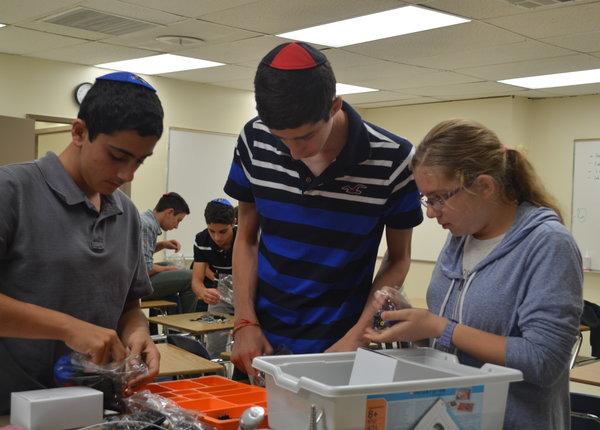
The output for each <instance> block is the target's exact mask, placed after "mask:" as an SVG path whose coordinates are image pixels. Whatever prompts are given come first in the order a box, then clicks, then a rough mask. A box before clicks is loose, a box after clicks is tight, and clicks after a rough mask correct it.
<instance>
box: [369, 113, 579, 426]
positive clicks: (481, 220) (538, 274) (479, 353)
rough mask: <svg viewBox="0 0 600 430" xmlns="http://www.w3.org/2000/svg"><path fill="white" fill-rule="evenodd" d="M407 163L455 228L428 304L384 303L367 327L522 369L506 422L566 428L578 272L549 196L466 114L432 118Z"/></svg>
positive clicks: (442, 220)
mask: <svg viewBox="0 0 600 430" xmlns="http://www.w3.org/2000/svg"><path fill="white" fill-rule="evenodd" d="M412 168H413V173H414V177H415V180H416V183H417V186H418V188H419V191H420V192H421V195H422V196H423V198H422V202H423V205H424V206H425V207H426V208H427V216H428V217H430V218H436V220H437V222H438V223H439V224H440V225H441V227H442V228H444V229H447V230H449V232H450V233H451V237H450V238H449V239H448V240H447V241H446V244H445V245H444V248H443V249H442V251H441V253H440V255H439V257H438V260H437V264H436V266H435V269H434V271H433V275H432V278H431V281H430V284H429V288H428V291H427V304H428V308H429V310H425V309H414V308H411V309H404V310H398V311H389V312H385V313H383V315H382V318H383V319H385V320H392V321H398V322H397V323H396V324H395V325H393V326H392V327H390V328H388V329H386V330H383V331H381V332H375V331H373V330H369V331H368V333H367V337H368V338H369V339H370V340H371V341H373V342H391V341H417V340H422V339H430V344H431V346H433V347H435V348H437V349H441V350H445V351H448V352H452V353H454V354H456V355H457V356H458V358H459V360H460V362H461V363H463V364H468V365H472V366H477V367H480V366H481V365H483V363H486V362H488V363H493V364H498V365H502V366H507V367H512V368H515V369H518V370H520V371H521V372H523V378H524V380H523V382H518V383H512V384H511V385H510V388H509V394H508V399H507V405H506V414H505V421H504V428H505V429H517V428H519V429H523V428H547V429H563V428H569V427H570V416H569V409H570V408H569V368H568V363H569V358H570V354H571V349H572V346H573V344H574V342H575V339H576V336H577V334H578V330H579V317H580V314H581V310H582V283H583V273H582V264H581V255H580V253H579V251H578V249H577V245H576V244H575V242H574V240H573V238H572V236H571V234H570V233H569V231H568V230H567V229H566V228H565V227H564V225H563V224H562V218H561V215H560V211H559V209H558V207H557V205H556V203H555V201H554V199H553V198H552V197H551V196H550V195H549V194H548V193H547V192H546V191H545V189H544V187H543V186H542V183H541V180H540V178H539V177H538V176H537V174H536V173H535V171H534V169H533V167H532V165H531V164H530V163H529V162H528V161H527V160H526V158H525V157H524V156H523V154H521V153H520V152H519V151H517V150H515V149H510V148H507V147H505V146H504V145H503V144H502V143H501V142H500V140H499V139H498V137H497V136H496V134H495V133H494V132H492V131H491V130H489V129H488V128H486V127H485V126H483V125H481V124H478V123H475V122H473V121H469V120H461V119H458V120H449V121H444V122H442V123H440V124H438V125H437V126H435V127H434V128H433V129H432V130H431V131H430V132H429V133H428V134H427V135H426V136H425V138H424V139H423V141H422V143H421V145H419V147H418V148H417V150H416V153H415V155H414V157H413V159H412Z"/></svg>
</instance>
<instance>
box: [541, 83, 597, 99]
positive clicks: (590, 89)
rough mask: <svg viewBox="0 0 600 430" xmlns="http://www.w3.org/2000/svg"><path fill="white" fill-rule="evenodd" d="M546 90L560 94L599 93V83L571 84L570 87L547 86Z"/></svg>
mask: <svg viewBox="0 0 600 430" xmlns="http://www.w3.org/2000/svg"><path fill="white" fill-rule="evenodd" d="M548 91H551V92H552V93H556V94H559V95H561V96H580V95H584V94H600V83H597V84H586V85H571V86H570V87H557V88H548Z"/></svg>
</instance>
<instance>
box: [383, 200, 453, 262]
mask: <svg viewBox="0 0 600 430" xmlns="http://www.w3.org/2000/svg"><path fill="white" fill-rule="evenodd" d="M423 218H424V219H423V222H422V223H421V224H420V225H418V226H416V227H415V228H413V233H412V241H411V260H413V261H431V262H435V261H436V260H437V258H438V255H439V254H440V251H441V250H442V247H443V246H444V243H446V238H447V237H448V230H444V229H443V228H442V226H440V225H439V224H438V223H437V221H436V220H435V218H433V219H430V218H427V216H426V215H425V209H423ZM386 250H387V242H386V240H385V231H384V233H383V237H382V238H381V243H380V244H379V252H378V253H377V255H378V256H379V257H383V256H384V255H385V251H386Z"/></svg>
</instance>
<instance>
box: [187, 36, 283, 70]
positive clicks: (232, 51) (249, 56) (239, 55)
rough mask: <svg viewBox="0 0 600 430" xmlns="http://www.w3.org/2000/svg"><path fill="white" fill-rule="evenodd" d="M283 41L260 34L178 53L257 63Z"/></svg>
mask: <svg viewBox="0 0 600 430" xmlns="http://www.w3.org/2000/svg"><path fill="white" fill-rule="evenodd" d="M284 41H285V39H280V38H278V37H273V36H260V37H254V38H252V39H244V40H238V41H235V42H228V43H219V44H214V45H207V46H201V47H198V48H193V49H186V50H183V51H180V52H179V54H180V55H187V56H190V57H197V58H203V59H205V60H212V61H218V62H220V63H227V64H233V63H235V64H238V65H239V64H240V63H246V62H252V61H254V60H256V64H258V61H259V60H260V59H261V58H263V57H264V56H265V55H266V54H267V53H268V52H269V51H270V50H271V49H273V48H275V47H276V46H277V45H279V44H280V43H283V42H284Z"/></svg>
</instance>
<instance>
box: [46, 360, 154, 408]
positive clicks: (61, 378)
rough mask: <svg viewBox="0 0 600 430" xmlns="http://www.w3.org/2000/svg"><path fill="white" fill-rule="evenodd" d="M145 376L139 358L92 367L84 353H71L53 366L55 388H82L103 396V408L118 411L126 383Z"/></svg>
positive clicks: (142, 364)
mask: <svg viewBox="0 0 600 430" xmlns="http://www.w3.org/2000/svg"><path fill="white" fill-rule="evenodd" d="M147 374H148V367H147V366H146V363H144V361H143V360H142V359H141V357H140V356H139V355H131V356H128V357H126V358H125V359H124V360H122V361H114V362H111V363H107V364H102V365H99V364H94V363H92V362H91V361H90V360H89V359H88V357H87V356H86V355H84V354H80V353H78V352H72V353H71V354H67V355H63V356H62V357H60V358H59V359H58V360H57V362H56V363H55V365H54V379H55V381H56V384H57V385H58V386H73V385H76V386H86V387H91V388H95V389H96V390H99V391H102V392H103V393H104V408H105V409H110V410H113V411H118V412H122V411H123V410H124V406H123V395H124V391H125V388H126V387H127V384H128V383H129V382H130V381H131V380H133V379H135V378H137V377H139V376H143V375H147Z"/></svg>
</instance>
